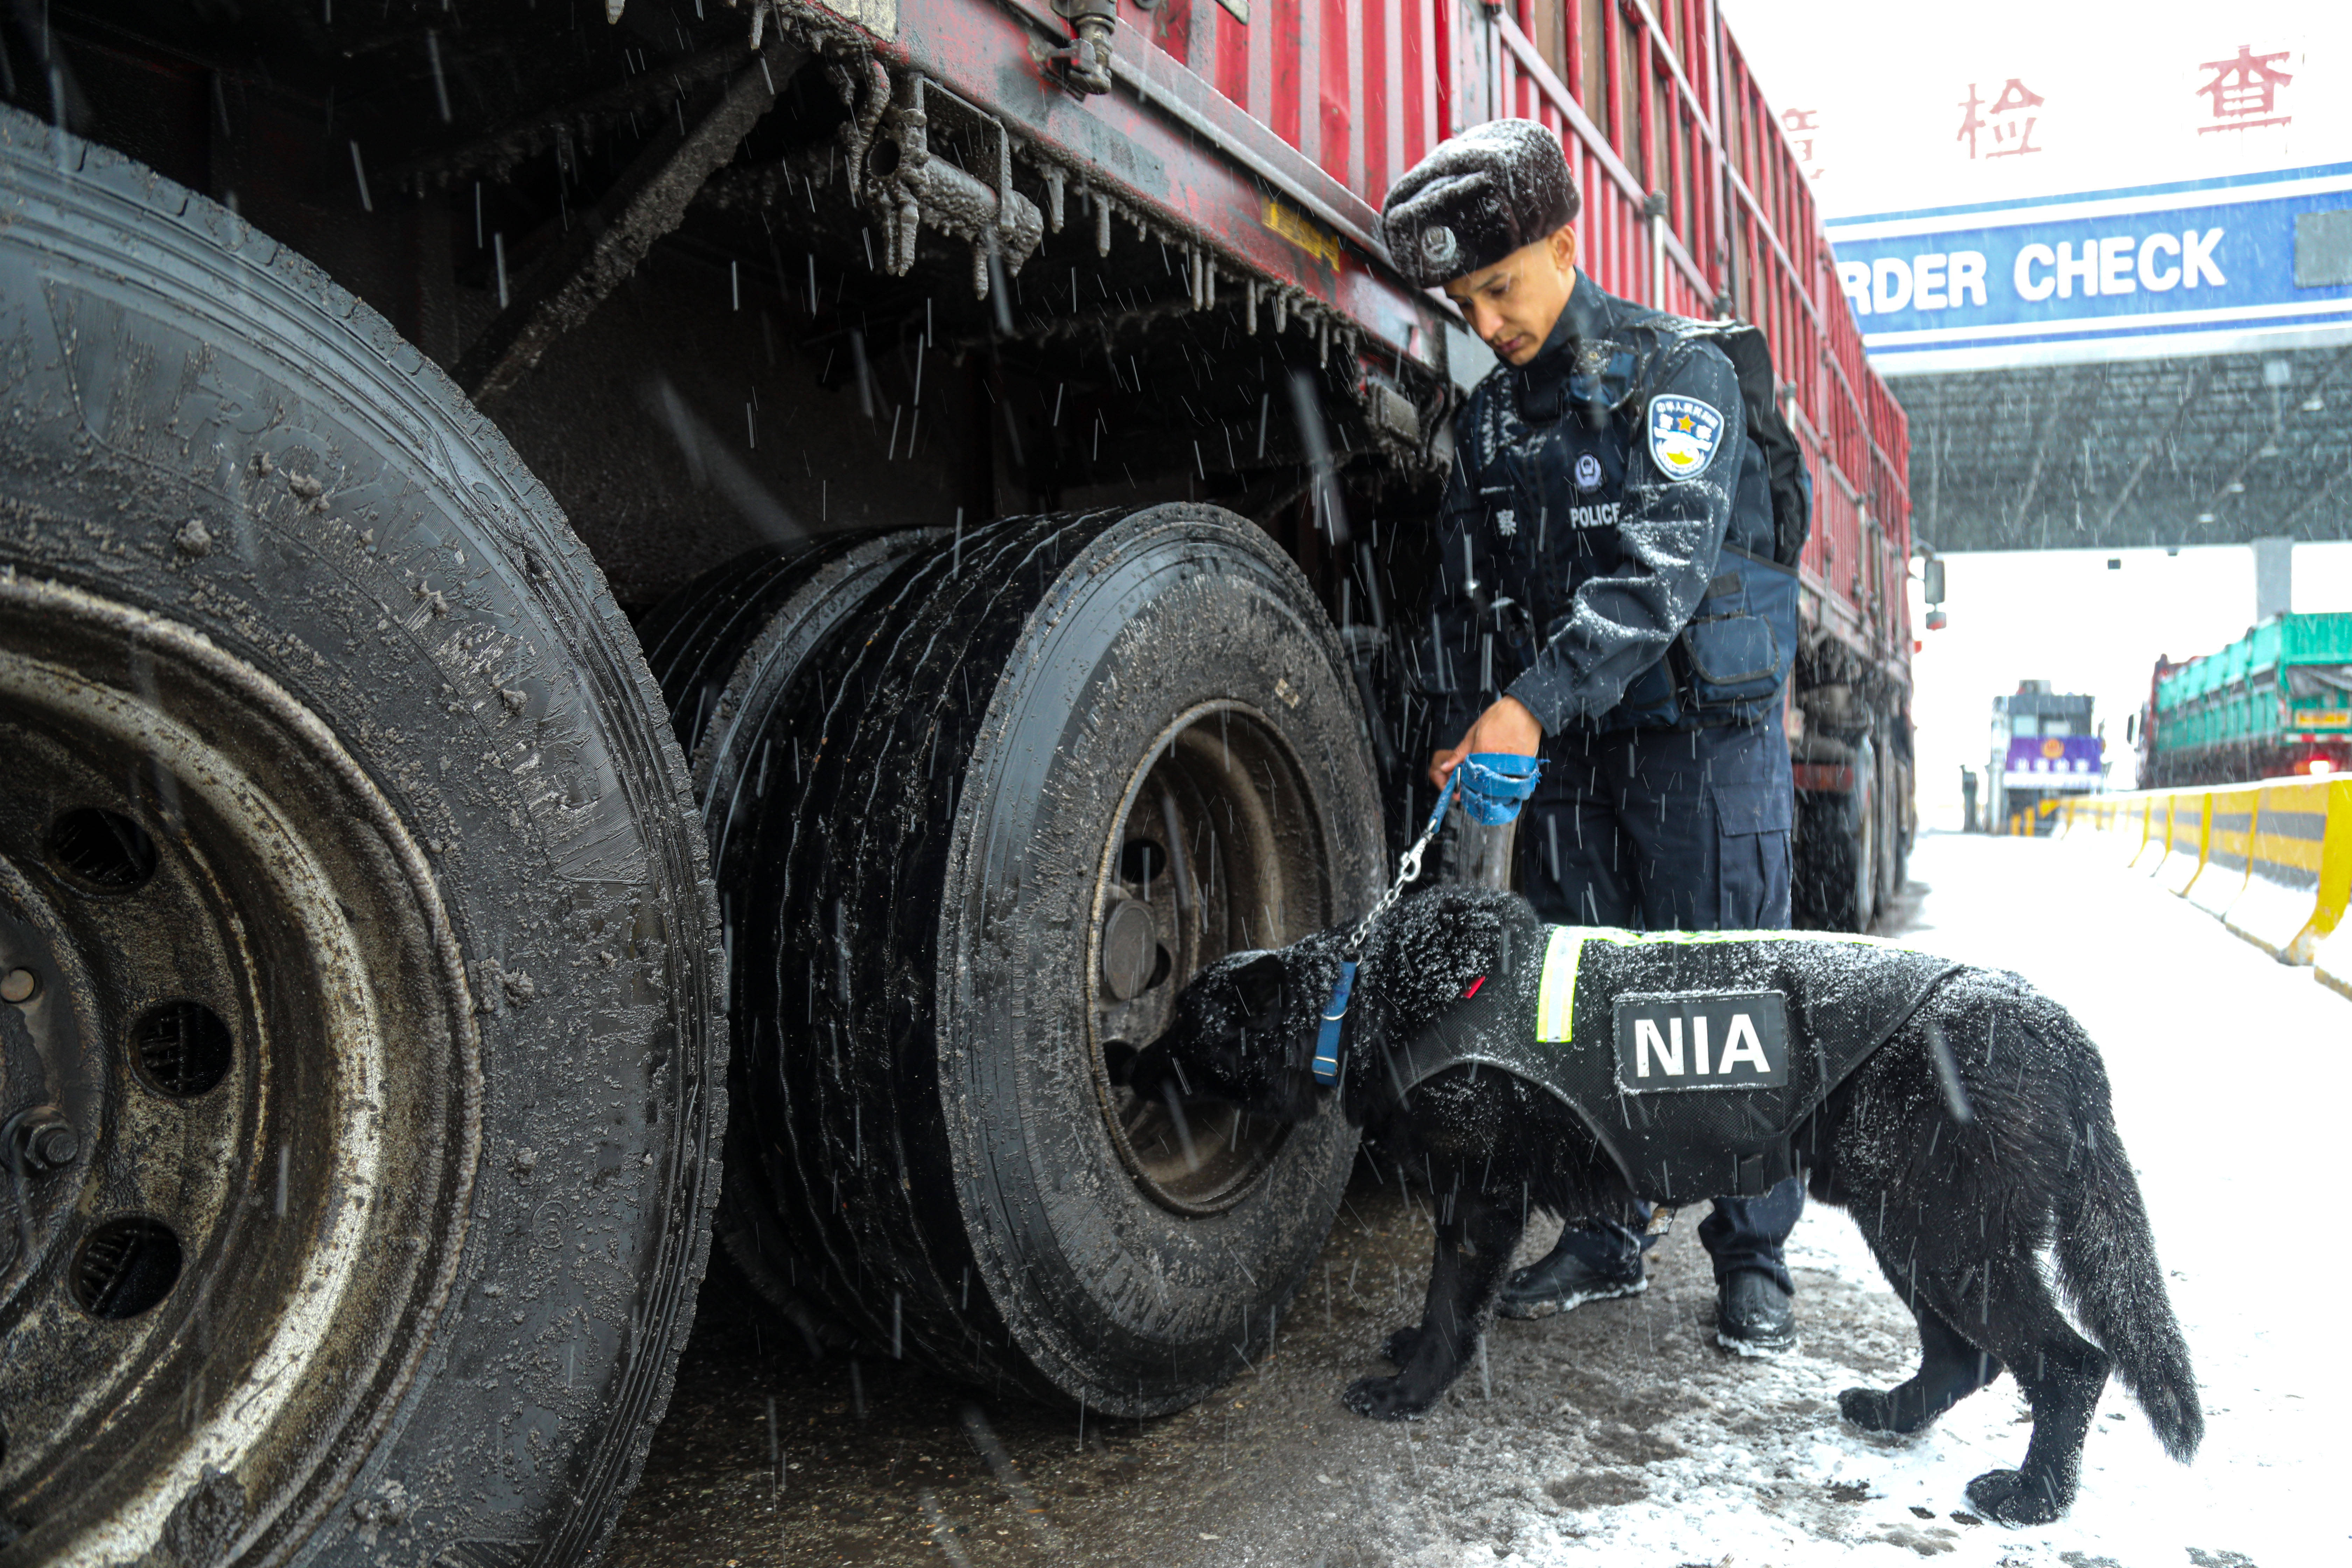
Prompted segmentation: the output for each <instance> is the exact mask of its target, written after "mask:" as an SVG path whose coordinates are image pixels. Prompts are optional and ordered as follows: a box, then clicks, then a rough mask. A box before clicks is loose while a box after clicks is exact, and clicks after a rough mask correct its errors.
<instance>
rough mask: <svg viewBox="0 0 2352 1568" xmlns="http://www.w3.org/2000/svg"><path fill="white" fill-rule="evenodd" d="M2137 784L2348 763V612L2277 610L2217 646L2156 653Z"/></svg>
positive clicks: (2227, 778)
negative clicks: (2189, 653) (2171, 656)
mask: <svg viewBox="0 0 2352 1568" xmlns="http://www.w3.org/2000/svg"><path fill="white" fill-rule="evenodd" d="M2137 744H2138V748H2139V782H2140V784H2141V786H2142V787H2143V788H2164V787H2166V786H2168V785H2173V784H2236V783H2241V782H2243V781H2245V780H2249V779H2263V778H2279V777H2284V776H2287V775H2291V774H2302V775H2305V776H2310V775H2312V774H2324V773H2342V772H2344V771H2345V770H2346V769H2347V768H2352V613H2339V614H2333V615H2323V616H2277V617H2275V618H2273V619H2272V620H2268V621H2265V622H2263V624H2262V625H2261V626H2256V627H2254V628H2253V629H2252V630H2251V631H2249V632H2248V633H2247V634H2246V635H2245V636H2244V637H2240V638H2239V639H2238V640H2237V641H2236V642H2233V643H2231V645H2230V646H2229V647H2225V648H2223V649H2221V651H2220V652H2219V653H2210V654H2207V655H2206V656H2205V657H2204V658H2192V659H2190V660H2189V661H2188V662H2187V663H2186V664H2174V663H2172V662H2171V661H2170V660H2168V659H2163V658H2159V659H2158V660H2157V661H2156V674H2155V678H2154V679H2152V680H2151V681H2150V682H2149V688H2148V700H2147V707H2145V708H2143V709H2142V710H2140V714H2139V721H2138V734H2137Z"/></svg>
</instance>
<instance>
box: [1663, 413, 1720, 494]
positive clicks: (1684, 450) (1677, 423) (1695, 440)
mask: <svg viewBox="0 0 2352 1568" xmlns="http://www.w3.org/2000/svg"><path fill="white" fill-rule="evenodd" d="M1722 439H1723V416H1722V415H1720V414H1717V412H1716V411H1715V410H1714V409H1712V408H1710V407H1708V406H1707V405H1706V404H1704V403H1701V402H1700V401H1699V400H1698V399H1697V398H1696V397H1684V396H1682V395H1679V394H1675V393H1668V394H1665V395H1663V396H1658V397H1653V398H1652V399H1650V458H1651V460H1652V461H1653V462H1654V463H1656V464H1657V465H1658V471H1659V472H1660V473H1662V474H1664V475H1665V476H1666V478H1668V479H1696V478H1698V477H1699V476H1700V475H1701V474H1703V473H1705V472H1706V467H1707V465H1708V464H1709V463H1712V462H1713V461H1715V448H1716V446H1717V443H1719V442H1720V441H1721V440H1722Z"/></svg>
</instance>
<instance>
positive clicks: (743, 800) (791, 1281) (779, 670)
mask: <svg viewBox="0 0 2352 1568" xmlns="http://www.w3.org/2000/svg"><path fill="white" fill-rule="evenodd" d="M936 537H938V535H937V534H935V533H933V532H928V531H923V530H920V529H908V530H903V531H897V532H890V533H873V532H866V531H845V532H841V533H833V534H826V535H823V536H821V537H817V538H812V539H805V540H802V541H799V542H795V543H793V544H791V545H785V546H774V545H771V546H764V547H762V548H761V549H758V550H754V551H751V552H747V553H745V554H742V555H740V556H738V557H736V558H735V559H734V560H732V561H729V562H727V563H723V564H721V565H719V566H716V567H713V568H712V569H711V570H710V571H709V572H706V573H704V574H702V575H701V576H700V577H698V578H697V579H695V581H693V582H692V583H689V584H687V585H686V586H685V587H683V588H681V589H679V590H678V591H677V593H676V594H674V595H671V596H670V597H669V598H668V599H667V600H665V601H664V602H663V603H662V605H661V606H660V607H659V608H658V609H656V611H655V612H654V614H653V615H652V616H649V617H648V618H647V619H646V624H645V626H644V627H643V628H642V629H643V633H644V636H645V641H646V658H647V660H648V661H649V662H650V663H651V665H652V667H653V672H654V679H656V680H657V681H659V682H660V683H661V689H662V698H663V700H664V701H666V702H667V703H668V705H669V711H670V721H671V724H672V726H673V727H674V729H675V730H676V731H677V739H678V743H679V744H680V745H681V746H684V747H685V748H686V752H687V755H688V758H689V759H690V761H689V764H688V765H689V768H690V769H691V771H692V773H693V775H694V779H695V795H696V798H697V799H698V800H699V801H701V802H702V808H703V819H704V826H705V829H706V831H707V832H708V833H709V836H710V843H711V849H712V852H713V854H714V856H716V855H719V854H723V853H724V852H725V850H726V847H727V839H728V835H729V834H730V831H735V832H748V831H750V829H751V826H753V825H754V823H755V822H756V820H757V818H758V817H759V816H760V815H761V813H763V812H765V811H766V810H767V809H768V800H769V791H770V781H769V776H768V767H772V765H773V762H774V759H773V755H772V752H761V750H760V749H759V748H758V745H757V741H758V739H759V738H760V737H761V736H764V735H765V734H766V733H767V731H768V729H769V726H771V725H772V724H773V723H774V722H775V721H776V709H777V705H778V704H779V703H781V702H783V701H785V700H789V698H790V696H791V694H792V692H793V676H794V675H795V674H796V673H797V672H798V671H799V669H800V668H801V667H802V665H803V663H805V662H806V661H807V660H808V659H809V658H811V657H812V655H813V654H814V652H815V650H816V649H818V648H819V647H823V646H824V643H825V641H826V640H827V639H828V638H830V637H832V636H833V634H834V633H835V630H836V629H838V628H839V626H841V623H842V622H843V620H844V619H845V618H846V617H847V616H850V615H851V614H852V613H854V612H855V611H856V609H857V608H858V606H859V605H862V604H864V603H865V601H866V596H867V595H870V594H871V593H872V592H873V591H874V590H875V588H876V587H877V586H878V585H880V584H882V583H883V582H885V581H887V579H888V576H889V569H890V568H891V567H893V566H895V565H897V564H898V563H899V562H901V561H903V560H904V559H905V558H906V557H907V556H908V555H909V554H911V553H913V552H915V551H916V550H918V549H919V548H921V547H922V546H923V545H924V544H925V543H927V542H929V541H931V540H933V539H935V538H936ZM747 742H750V743H747ZM763 762H765V763H767V764H768V767H763V766H761V763H763ZM741 763H751V764H752V765H751V767H750V768H749V769H748V770H747V769H746V768H744V767H743V766H742V765H741ZM720 929H721V931H722V932H723V933H724V936H725V940H726V942H728V943H729V944H730V945H731V944H732V942H733V940H734V920H733V918H732V916H731V914H730V915H728V916H726V917H724V918H723V919H722V922H721V927H720ZM748 1065H749V1058H748V1057H746V1056H739V1057H737V1058H735V1059H734V1066H733V1076H734V1078H736V1079H740V1077H741V1076H742V1074H743V1072H744V1071H745V1070H746V1069H747V1068H748ZM730 1103H732V1104H733V1105H734V1106H735V1107H736V1110H735V1111H734V1113H733V1120H734V1123H735V1125H734V1126H732V1127H731V1128H730V1132H729V1135H728V1139H727V1152H726V1156H725V1163H726V1172H727V1175H726V1180H725V1182H724V1183H723V1184H722V1185H721V1187H720V1192H719V1214H718V1223H717V1235H718V1238H719V1243H720V1245H721V1246H723V1247H725V1248H726V1250H727V1255H728V1257H729V1258H730V1259H731V1260H732V1261H733V1262H734V1264H735V1266H736V1267H737V1268H739V1269H740V1270H741V1271H742V1273H743V1276H744V1278H745V1279H747V1280H748V1281H749V1282H750V1283H751V1286H752V1287H753V1289H757V1290H758V1291H759V1292H760V1294H761V1295H762V1296H764V1297H766V1298H767V1300H768V1301H769V1303H770V1304H771V1305H772V1306H773V1307H774V1308H775V1309H776V1310H777V1311H778V1312H780V1313H782V1316H783V1317H784V1318H785V1319H786V1321H789V1322H790V1323H792V1325H793V1327H794V1328H795V1329H797V1330H798V1331H800V1333H801V1335H802V1337H803V1340H804V1341H805V1342H807V1344H808V1346H809V1349H810V1351H811V1352H812V1353H813V1354H817V1353H822V1352H823V1350H824V1347H825V1345H826V1344H827V1343H828V1342H836V1341H839V1340H841V1339H843V1338H845V1333H844V1331H843V1330H842V1329H841V1327H840V1325H839V1322H838V1320H836V1319H834V1318H832V1317H831V1316H829V1315H828V1313H827V1312H826V1310H825V1309H824V1303H823V1301H822V1300H818V1299H816V1298H815V1297H814V1295H813V1294H812V1292H811V1291H810V1290H808V1289H805V1288H803V1287H802V1286H800V1285H799V1284H798V1283H796V1281H797V1280H798V1279H799V1276H800V1274H801V1272H802V1270H801V1268H800V1267H799V1260H798V1259H797V1258H795V1257H794V1256H793V1252H792V1247H791V1244H790V1243H789V1241H787V1240H786V1239H785V1237H784V1236H783V1234H782V1232H781V1231H780V1230H779V1229H778V1228H777V1226H776V1221H775V1217H774V1215H772V1213H771V1212H770V1210H769V1207H768V1205H767V1203H766V1202H765V1200H764V1199H763V1198H762V1197H761V1180H760V1178H759V1177H758V1176H757V1175H756V1174H755V1173H752V1172H751V1171H750V1170H748V1169H746V1168H745V1166H744V1162H745V1160H746V1159H748V1158H751V1157H752V1152H753V1150H754V1149H755V1146H756V1145H755V1141H754V1140H753V1139H752V1137H751V1135H750V1133H749V1132H748V1131H745V1130H744V1129H743V1128H742V1127H741V1125H740V1123H741V1121H742V1117H743V1114H744V1112H745V1110H747V1109H748V1107H749V1106H750V1104H751V1099H750V1097H749V1096H748V1095H741V1094H740V1093H739V1094H734V1095H730Z"/></svg>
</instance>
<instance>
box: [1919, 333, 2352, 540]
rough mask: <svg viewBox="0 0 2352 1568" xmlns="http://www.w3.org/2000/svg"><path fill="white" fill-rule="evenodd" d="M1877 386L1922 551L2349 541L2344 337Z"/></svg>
mask: <svg viewBox="0 0 2352 1568" xmlns="http://www.w3.org/2000/svg"><path fill="white" fill-rule="evenodd" d="M1889 368H1893V367H1889ZM1889 385H1890V386H1891V387H1892V388H1893V390H1894V392H1895V396H1896V397H1897V398H1898V399H1899V400H1901V402H1902V404H1903V407H1904V411H1905V412H1906V414H1907V415H1909V416H1910V421H1911V505H1912V531H1913V533H1914V534H1915V536H1916V538H1917V539H1918V540H1919V541H1920V542H1921V543H1922V544H1923V545H1925V546H1927V548H1929V549H1931V550H1937V551H1958V550H2056V549H2088V548H2098V549H2114V548H2118V547H2122V546H2126V545H2151V544H2160V545H2182V544H2222V543H2242V542H2246V541H2248V540H2252V539H2260V538H2266V537H2276V536H2284V537H2287V538H2291V539H2352V347H2347V346H2332V347H2326V348H2302V349H2281V350H2274V351H2272V352H2269V353H2217V354H2200V355H2195V356H2187V357H2181V358H2173V359H2118V360H2110V361H2106V362H2104V363H2077V364H2058V365H2027V366H2015V367H2011V368H2008V369H2001V370H1982V371H1966V372H1955V373H1948V374H1925V375H1904V376H1899V377H1896V378H1893V379H1890V381H1889Z"/></svg>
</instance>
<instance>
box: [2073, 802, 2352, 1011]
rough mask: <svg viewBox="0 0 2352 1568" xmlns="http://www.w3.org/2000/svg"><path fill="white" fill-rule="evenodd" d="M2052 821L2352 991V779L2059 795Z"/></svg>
mask: <svg viewBox="0 0 2352 1568" xmlns="http://www.w3.org/2000/svg"><path fill="white" fill-rule="evenodd" d="M2061 832H2062V834H2063V836H2064V837H2071V838H2074V839H2077V840H2079V841H2080V843H2082V844H2083V845H2084V846H2086V847H2091V848H2093V849H2095V851H2096V852H2097V853H2098V854H2100V855H2102V856H2108V857H2112V858H2113V859H2114V860H2117V861H2121V862H2123V863H2124V864H2126V865H2127V866H2129V867H2131V868H2134V869H2135V870H2137V871H2138V872H2140V873H2141V874H2142V875H2144V876H2147V877H2149V878H2151V879H2154V880H2156V881H2158V882H2159V883H2161V884H2162V885H2163V886H2164V887H2165V888H2166V889H2168V890H2169V891H2171V892H2174V893H2177V894H2179V895H2180V896H2181V897H2183V898H2185V899H2187V900H2189V902H2190V903H2192V904H2195V905H2196V906H2197V907H2198V908H2200V909H2202V910H2206V911H2207V912H2209V913H2210V914H2213V915H2216V916H2218V917H2220V919H2221V922H2222V924H2223V925H2225V926H2227V927H2228V928H2229V929H2230V930H2231V931H2234V932H2235V933H2237V934H2238V935H2239V936H2242V937H2243V938H2245V939H2246V940H2247V941H2248V942H2252V943H2253V944H2254V945H2255V946H2257V947H2259V948H2261V949H2262V950H2263V952H2267V953H2270V954H2271V955H2272V956H2273V957H2275V958H2276V959H2278V961H2279V962H2280V963H2293V964H2309V965H2310V966H2311V968H2312V972H2313V973H2314V975H2315V978H2317V979H2318V980H2319V982H2320V983H2321V984H2325V985H2328V986H2331V987H2333V988H2334V989H2336V990H2337V991H2341V992H2343V993H2344V994H2346V995H2347V996H2352V918H2347V906H2352V778H2340V779H2273V780H2269V781H2267V782H2264V783H2262V784H2224V785H2218V786H2214V787H2210V788H2209V787H2203V786H2199V787H2194V788H2189V789H2171V790H2137V791H2132V792H2129V793H2126V794H2122V795H2105V796H2097V797H2093V798H2091V799H2086V800H2082V801H2070V802H2067V803H2066V804H2065V805H2064V807H2063V818H2062V826H2061Z"/></svg>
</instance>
